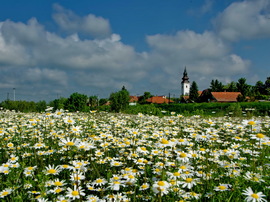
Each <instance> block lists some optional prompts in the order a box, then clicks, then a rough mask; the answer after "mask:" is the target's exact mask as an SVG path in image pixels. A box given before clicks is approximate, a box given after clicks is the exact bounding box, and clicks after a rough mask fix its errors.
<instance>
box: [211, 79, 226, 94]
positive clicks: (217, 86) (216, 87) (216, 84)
mask: <svg viewBox="0 0 270 202" xmlns="http://www.w3.org/2000/svg"><path fill="white" fill-rule="evenodd" d="M210 90H211V91H212V92H222V91H223V84H222V83H221V82H220V81H218V80H217V79H216V80H212V81H211V83H210Z"/></svg>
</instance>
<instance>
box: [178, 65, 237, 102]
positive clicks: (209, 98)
mask: <svg viewBox="0 0 270 202" xmlns="http://www.w3.org/2000/svg"><path fill="white" fill-rule="evenodd" d="M181 89H182V91H181V93H182V94H181V102H182V103H188V102H192V100H190V99H189V94H190V82H189V77H188V74H187V69H186V67H185V70H184V73H183V77H182V82H181ZM198 95H199V100H200V101H201V102H237V98H238V96H240V95H241V93H240V92H211V91H210V90H209V89H206V90H203V91H198Z"/></svg>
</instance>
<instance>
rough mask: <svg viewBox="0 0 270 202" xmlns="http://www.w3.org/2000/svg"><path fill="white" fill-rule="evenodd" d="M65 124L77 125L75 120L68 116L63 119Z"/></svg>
mask: <svg viewBox="0 0 270 202" xmlns="http://www.w3.org/2000/svg"><path fill="white" fill-rule="evenodd" d="M63 120H64V123H66V124H69V125H73V124H74V123H75V121H74V119H73V118H72V117H70V116H66V117H64V118H63Z"/></svg>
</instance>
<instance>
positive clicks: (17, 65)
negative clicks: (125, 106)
mask: <svg viewBox="0 0 270 202" xmlns="http://www.w3.org/2000/svg"><path fill="white" fill-rule="evenodd" d="M0 3H1V7H0V71H1V79H0V101H2V100H4V99H6V98H7V96H8V95H9V98H10V99H13V88H15V89H16V100H34V101H38V100H47V101H50V100H53V99H56V98H57V97H59V96H63V97H68V96H69V95H70V94H71V93H73V92H79V93H83V94H86V95H88V96H90V95H98V96H99V97H100V98H107V97H109V95H110V93H112V92H116V91H118V90H120V89H121V87H122V86H123V85H124V86H125V87H126V88H127V89H128V90H129V92H130V94H131V95H142V94H143V93H144V92H145V91H149V92H151V93H152V94H154V95H168V94H169V93H170V94H171V95H173V96H175V97H179V96H180V94H181V90H180V89H181V88H180V85H181V78H182V74H183V71H184V68H185V67H186V68H187V71H188V75H189V78H190V82H192V81H196V83H197V84H198V86H199V90H203V89H205V88H208V87H209V86H210V82H211V80H212V79H218V80H219V81H221V82H223V84H226V83H229V82H231V81H237V80H238V79H239V78H241V77H245V78H246V79H247V83H249V84H251V85H254V84H255V83H256V82H257V81H259V80H260V81H263V82H264V81H265V80H266V78H267V77H268V76H270V74H269V68H270V65H269V64H270V59H269V58H270V57H269V53H270V0H242V1H232V0H222V1H215V0H170V1H165V0H155V1H154V0H147V1H145V0H144V1H143V0H136V1H131V0H115V1H108V0H91V1H89V0H80V1H74V0H62V1H52V0H39V1H36V0H27V1H20V0H9V1H2V0H0Z"/></svg>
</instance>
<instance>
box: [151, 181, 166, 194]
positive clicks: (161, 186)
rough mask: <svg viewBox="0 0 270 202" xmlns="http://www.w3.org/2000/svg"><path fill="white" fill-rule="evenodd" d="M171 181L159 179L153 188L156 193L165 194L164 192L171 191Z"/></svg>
mask: <svg viewBox="0 0 270 202" xmlns="http://www.w3.org/2000/svg"><path fill="white" fill-rule="evenodd" d="M170 186H171V185H170V183H168V182H166V181H157V182H155V183H154V184H153V187H152V190H153V192H154V193H156V194H161V196H163V195H164V194H167V193H169V188H170Z"/></svg>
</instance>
